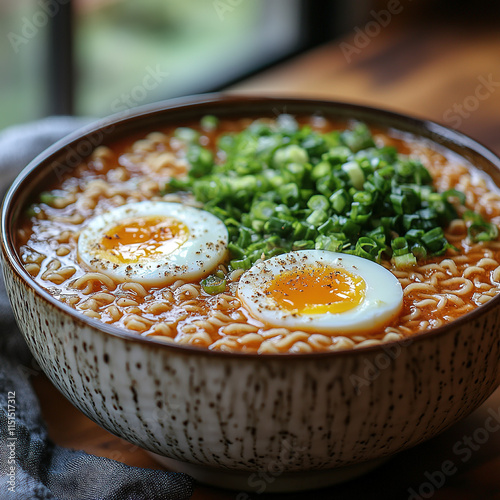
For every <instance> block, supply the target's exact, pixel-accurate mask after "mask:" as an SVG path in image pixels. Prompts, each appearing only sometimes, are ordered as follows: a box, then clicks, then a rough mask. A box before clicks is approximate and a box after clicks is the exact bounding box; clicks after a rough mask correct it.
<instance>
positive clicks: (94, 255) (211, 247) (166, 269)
mask: <svg viewBox="0 0 500 500" xmlns="http://www.w3.org/2000/svg"><path fill="white" fill-rule="evenodd" d="M142 216H165V217H172V218H174V219H177V220H178V221H180V222H182V223H183V224H185V226H187V228H188V230H189V235H188V237H187V241H185V242H184V243H183V244H182V245H180V246H179V247H178V248H176V249H175V250H174V251H172V252H170V253H168V254H163V255H161V256H159V257H158V256H155V257H154V258H153V257H152V258H141V259H140V260H139V261H138V262H124V263H116V262H113V261H112V259H110V260H108V259H106V256H105V252H103V250H102V249H101V248H100V247H99V242H100V241H101V240H102V238H103V237H104V235H105V234H106V233H107V232H108V231H110V230H111V229H112V228H114V227H116V226H117V225H119V224H120V223H121V221H123V220H124V219H133V218H134V217H142ZM227 242H228V233H227V229H226V226H225V225H224V223H223V222H222V221H221V220H220V219H218V218H217V217H215V216H214V215H212V214H210V213H208V212H206V211H204V210H200V209H198V208H195V207H191V206H186V205H182V204H180V203H171V202H163V201H142V202H137V203H129V204H127V205H123V206H120V207H117V208H113V209H112V210H110V211H108V212H106V213H103V214H100V215H96V216H95V217H93V218H92V219H91V220H90V221H89V223H88V224H87V226H86V227H85V228H84V229H83V230H82V231H81V233H80V236H79V239H78V256H79V258H80V260H81V261H82V262H83V263H84V264H85V265H86V266H87V267H88V268H90V269H91V270H94V271H99V272H102V273H104V274H107V275H108V276H111V277H112V278H114V279H116V280H118V281H137V282H138V283H142V284H149V285H156V284H169V283H172V282H174V281H175V280H177V279H183V280H187V281H194V280H197V279H200V278H202V277H204V276H206V275H207V274H208V273H210V271H212V270H213V269H214V268H215V266H217V264H218V263H220V262H221V261H222V260H223V259H224V257H225V255H226V251H227Z"/></svg>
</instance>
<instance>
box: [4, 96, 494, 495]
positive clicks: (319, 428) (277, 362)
mask: <svg viewBox="0 0 500 500" xmlns="http://www.w3.org/2000/svg"><path fill="white" fill-rule="evenodd" d="M277 112H287V113H292V114H312V113H321V114H323V115H325V116H327V117H333V118H339V119H358V120H363V121H365V122H367V123H369V124H372V125H375V126H380V127H392V128H395V129H398V130H401V131H406V132H410V133H412V134H415V135H417V136H421V137H424V138H427V139H429V140H431V141H433V142H435V143H438V144H439V145H440V146H441V147H444V148H447V149H448V150H451V151H453V152H455V153H458V154H459V155H462V156H463V157H464V158H465V159H466V160H468V161H471V162H472V163H474V164H475V165H476V166H477V167H478V168H480V169H482V170H484V171H486V172H487V173H488V174H489V175H490V176H491V177H492V178H493V179H494V181H495V182H496V183H498V184H499V185H500V160H499V159H498V158H497V157H496V156H495V155H494V154H493V153H491V152H490V151H488V150H487V149H486V148H484V147H483V146H481V145H480V144H478V143H477V142H475V141H473V140H472V139H470V138H468V137H466V136H464V135H463V134H461V133H459V132H456V131H452V130H450V129H448V128H445V127H442V126H440V125H438V124H435V123H432V122H428V121H421V120H417V119H414V118H410V117H406V116H402V115H398V114H394V113H390V112H387V111H382V110H377V109H372V108H368V107H363V106H356V105H351V104H345V103H335V102H325V101H313V100H304V99H275V98H263V97H243V96H220V95H211V96H201V97H197V98H191V99H185V100H179V101H170V102H166V103H162V104H157V105H155V106H153V107H149V108H146V109H144V108H143V109H140V110H139V111H136V112H133V113H128V114H122V115H121V116H115V117H112V118H111V119H109V120H105V121H104V122H101V123H100V124H98V125H96V126H93V127H90V128H87V129H86V130H84V131H83V132H79V133H77V134H74V135H72V136H71V137H69V138H68V139H65V140H63V141H62V142H59V143H57V144H56V145H54V146H53V147H51V148H50V149H49V150H48V151H46V152H45V153H43V154H42V155H41V156H40V157H38V158H37V159H36V160H34V161H33V162H32V163H31V164H30V165H29V166H28V167H27V168H26V169H25V170H24V171H23V172H22V174H21V175H20V176H19V177H18V178H17V180H16V181H15V182H14V184H13V186H12V188H11V189H10V191H9V192H8V194H7V196H6V198H5V201H4V206H3V214H2V227H1V231H2V233H1V234H2V260H3V271H4V275H5V281H6V286H7V290H8V293H9V296H10V300H11V303H12V307H13V310H14V313H15V316H16V318H17V321H18V324H19V327H20V329H21V331H22V332H23V334H24V337H25V339H26V341H27V343H28V345H29V347H30V349H31V351H32V352H33V354H34V356H35V358H36V360H37V361H38V363H39V364H40V366H41V367H42V369H43V371H44V372H45V373H46V374H47V376H48V377H49V378H50V379H51V380H52V382H53V383H54V384H55V385H56V387H58V388H59V390H60V391H61V392H62V393H63V394H64V395H65V396H66V397H67V398H68V399H69V400H70V401H71V402H72V403H73V404H74V405H75V406H76V407H77V408H78V409H80V410H81V411H82V412H83V413H84V414H85V415H87V416H88V417H89V418H91V419H92V420H94V421H95V422H97V423H98V424H99V425H101V426H103V427H104V428H105V429H107V430H108V431H110V432H112V433H113V434H116V435H117V436H120V437H122V438H124V439H126V440H128V441H130V442H131V443H134V444H136V445H138V446H141V447H142V448H145V449H146V450H149V451H151V452H153V453H155V454H157V455H159V456H160V457H162V459H163V461H164V463H166V464H168V466H169V467H170V468H174V469H176V470H183V471H186V472H188V473H190V474H192V475H194V476H195V477H196V478H198V479H200V480H202V481H205V482H209V483H212V484H216V485H219V486H225V487H230V488H240V489H244V490H256V491H263V488H264V490H266V491H273V490H281V491H283V490H286V489H301V488H309V487H318V486H324V485H327V484H331V483H334V482H337V481H341V480H345V479H349V478H351V477H353V476H354V475H357V474H360V473H362V472H364V471H366V470H368V469H369V468H371V467H373V466H374V465H376V464H378V463H380V461H382V460H383V459H384V458H386V457H389V456H391V455H393V454H395V453H397V452H399V451H401V450H404V449H406V448H409V447H411V446H414V445H416V444H418V443H421V442H422V441H424V440H426V439H429V438H431V437H433V436H435V435H436V434H438V433H440V432H441V431H443V430H444V429H446V428H447V427H449V426H450V425H452V424H453V423H454V422H456V421H457V420H459V419H461V418H463V417H465V416H466V415H468V414H469V413H471V412H472V411H473V410H474V409H475V408H477V407H478V406H479V405H480V404H481V403H482V402H483V401H484V400H485V399H486V398H487V397H488V396H489V395H490V394H491V393H492V392H493V391H494V389H495V388H496V387H497V386H498V384H499V383H500V371H499V368H498V367H499V359H500V296H498V297H496V298H494V299H493V300H491V301H490V302H488V303H487V304H486V305H483V306H481V307H479V308H478V309H476V310H474V311H473V312H471V313H469V314H467V315H465V316H463V317H462V318H460V319H458V320H457V321H454V322H452V323H449V324H447V325H446V326H443V327H440V328H437V329H435V330H431V331H428V332H425V333H421V334H418V335H415V336H413V337H411V338H410V339H407V340H406V341H398V342H392V343H388V344H385V345H377V346H370V347H364V348H358V349H354V350H347V351H340V352H330V353H317V354H281V355H254V354H241V353H240V354H238V353H234V354H233V353H224V352H213V351H208V350H203V349H199V348H194V347H185V346H176V345H168V344H163V343H161V342H159V341H156V340H154V339H149V338H143V337H140V336H138V335H136V334H134V333H129V332H127V331H125V330H121V329H118V328H115V327H113V326H110V325H106V324H103V323H101V322H99V321H97V320H94V319H91V318H88V317H86V316H83V315H81V314H79V313H78V312H77V311H75V310H73V309H71V308H70V307H68V306H66V305H64V304H62V303H60V302H58V301H57V300H55V299H54V298H52V297H51V295H50V294H49V293H48V292H46V291H45V290H43V289H42V288H41V287H40V286H38V285H37V284H36V283H35V282H34V281H33V279H32V278H31V277H30V276H29V274H28V273H27V272H26V271H25V270H24V268H23V266H22V264H21V260H20V258H19V256H18V254H17V253H16V250H15V248H14V244H13V234H14V227H15V221H16V220H17V218H18V214H19V213H20V211H21V210H22V209H23V206H24V204H25V203H26V202H27V200H28V199H29V198H30V196H31V195H32V193H33V192H36V191H37V189H38V186H39V185H40V184H42V183H43V182H44V181H45V180H46V179H47V178H51V177H53V176H54V175H57V174H58V172H60V171H61V169H63V170H65V171H67V170H68V169H71V168H74V166H75V165H76V164H77V163H78V162H79V161H81V159H82V158H84V157H85V156H87V155H88V154H90V153H91V151H92V149H94V148H95V147H96V146H97V145H99V144H100V143H102V142H104V143H105V142H107V141H113V140H114V139H116V138H118V137H122V136H124V135H125V136H126V135H127V134H132V133H133V132H136V131H138V130H140V129H143V128H144V129H152V128H154V127H155V126H159V125H160V124H161V125H164V124H168V123H175V122H179V121H182V122H185V121H187V120H191V119H198V118H200V117H201V116H203V115H205V114H216V115H219V116H226V117H230V116H234V117H242V116H264V115H270V116H272V115H273V114H276V113H277Z"/></svg>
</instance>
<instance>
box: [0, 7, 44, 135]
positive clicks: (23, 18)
mask: <svg viewBox="0 0 500 500" xmlns="http://www.w3.org/2000/svg"><path fill="white" fill-rule="evenodd" d="M49 22H50V14H49V13H47V12H45V11H44V10H41V9H40V6H39V5H38V4H37V3H35V2H33V0H8V1H1V2H0V33H1V34H2V37H3V41H2V43H0V110H1V113H0V129H1V128H4V127H5V126H7V125H11V124H13V123H21V122H25V121H29V120H33V119H35V118H39V117H41V116H44V115H45V114H47V113H48V112H50V110H49V107H48V103H47V99H46V96H47V86H48V79H47V52H48V44H47V38H48V35H47V32H48V25H49Z"/></svg>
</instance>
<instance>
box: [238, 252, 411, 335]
mask: <svg viewBox="0 0 500 500" xmlns="http://www.w3.org/2000/svg"><path fill="white" fill-rule="evenodd" d="M238 296H239V298H240V299H241V301H242V303H243V306H244V307H245V309H246V310H247V311H248V312H249V313H250V315H251V316H253V317H254V318H255V319H257V320H259V321H261V322H263V323H264V324H266V325H271V326H278V327H286V328H288V329H293V330H305V331H314V332H323V333H333V334H342V335H356V334H363V333H369V332H374V331H377V330H380V329H382V328H383V327H384V326H386V325H387V324H388V323H390V322H391V320H393V319H394V318H396V317H397V316H398V314H399V312H400V311H401V307H402V304H403V290H402V288H401V284H400V283H399V281H398V280H397V278H396V277H395V276H394V275H393V274H392V273H391V272H390V271H388V270H387V269H385V268H384V267H382V266H380V265H379V264H376V263H375V262H371V261H369V260H366V259H363V258H361V257H356V256H354V255H349V254H342V253H335V252H329V251H325V250H303V251H297V252H290V253H288V254H284V255H279V256H277V257H272V258H271V259H268V260H266V261H263V262H260V263H258V264H256V265H254V266H253V267H252V268H250V269H249V270H248V271H246V272H245V273H244V274H243V275H242V276H241V278H240V281H239V284H238Z"/></svg>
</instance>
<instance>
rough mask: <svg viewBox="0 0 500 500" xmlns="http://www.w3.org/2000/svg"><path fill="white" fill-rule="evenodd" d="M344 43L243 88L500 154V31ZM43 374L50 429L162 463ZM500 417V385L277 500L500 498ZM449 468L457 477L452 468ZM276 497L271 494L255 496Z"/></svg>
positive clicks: (73, 443)
mask: <svg viewBox="0 0 500 500" xmlns="http://www.w3.org/2000/svg"><path fill="white" fill-rule="evenodd" d="M360 30H361V31H363V30H364V25H360ZM358 41H359V40H358ZM342 42H344V43H345V44H349V45H350V46H351V47H354V49H356V50H355V51H354V52H352V53H351V56H352V57H351V58H350V61H348V60H347V58H346V57H345V50H347V49H348V48H350V47H348V46H346V45H340V42H335V43H331V44H329V45H327V46H324V47H322V48H320V49H317V50H315V51H313V52H311V53H308V54H306V55H303V56H300V57H298V58H296V59H295V60H293V61H291V62H288V63H286V64H284V65H282V66H280V67H277V68H275V69H272V70H270V71H267V72H266V73H265V74H262V75H259V76H257V77H254V78H252V79H250V80H248V81H245V82H244V83H242V84H239V85H238V86H237V87H236V88H235V89H234V90H235V91H238V92H247V93H249V92H252V93H266V94H273V93H274V94H280V95H283V94H287V95H295V96H311V97H322V98H330V99H336V100H342V101H352V102H357V103H363V104H369V105H373V106H378V107H384V108H389V109H392V110H396V111H400V112H404V113H408V114H412V115H415V116H419V117H425V118H429V119H433V120H436V121H439V122H441V123H443V124H446V125H449V126H453V127H455V128H458V129H460V130H462V131H464V132H466V133H468V134H469V135H471V136H473V137H474V138H475V139H477V140H479V141H480V142H482V143H484V144H485V145H487V146H489V147H490V148H492V149H493V150H494V151H495V152H497V153H500V30H498V29H496V28H495V27H488V26H484V25H480V26H469V25H468V24H467V23H465V25H464V24H456V25H431V24H429V25H427V24H426V23H424V24H420V27H419V28H417V27H413V26H411V25H410V26H408V25H399V26H398V25H397V20H396V19H394V20H393V21H392V23H391V24H390V25H389V26H388V27H387V28H384V29H382V30H381V32H380V34H379V35H378V36H375V37H369V40H368V43H366V40H365V42H364V45H365V46H364V47H363V48H361V47H360V46H357V45H356V40H355V39H354V34H352V35H347V36H346V37H345V38H344V39H343V40H342ZM342 48H343V49H344V50H343V49H342ZM34 380H35V387H36V390H37V392H38V395H39V397H40V400H41V404H42V410H43V414H44V417H45V419H46V421H47V423H48V427H49V432H50V434H51V436H52V438H53V439H54V440H55V441H56V442H57V443H59V444H61V445H63V446H69V447H73V448H79V449H84V450H86V451H87V452H89V453H94V454H97V455H101V456H106V457H109V458H113V459H115V460H119V461H122V462H125V463H127V464H130V465H136V466H141V467H151V468H158V466H157V465H156V463H155V462H154V461H153V460H152V459H151V458H150V457H149V456H148V455H147V454H146V453H145V452H144V451H142V450H140V449H138V448H136V447H134V446H132V445H130V444H128V443H126V442H125V441H123V440H121V439H119V438H117V437H115V436H113V435H111V434H109V433H108V432H106V431H105V430H103V429H101V428H100V427H99V426H97V425H96V424H94V423H93V422H91V421H90V420H89V419H87V418H86V417H85V416H84V415H83V414H81V413H80V412H79V411H78V410H76V409H75V408H74V407H73V406H72V405H71V404H70V403H69V402H67V401H66V400H65V399H64V397H63V396H62V395H60V394H59V393H58V392H57V390H55V389H54V387H53V386H52V385H51V384H50V382H49V381H48V380H47V379H45V378H44V377H43V376H42V375H39V376H37V377H35V379H34ZM493 415H497V416H498V417H497V418H498V420H499V421H500V389H499V390H497V391H496V392H495V393H494V395H493V396H492V397H491V398H490V399H489V400H488V401H486V402H485V403H484V404H483V406H481V408H479V409H478V410H476V411H475V412H474V413H473V414H472V415H470V416H469V417H468V418H466V419H465V420H463V421H462V422H460V423H458V424H456V425H455V426H453V427H452V428H450V429H449V430H447V431H446V432H445V433H443V434H442V435H440V436H438V437H437V438H435V439H433V440H431V441H428V442H427V443H424V444H422V445H420V446H418V447H416V448H413V449H412V450H408V451H405V452H403V453H401V454H399V455H397V456H395V457H394V458H393V459H392V460H390V461H389V462H387V463H386V464H385V465H383V466H382V467H380V468H379V469H377V470H376V471H374V472H372V473H370V474H368V475H366V476H364V477H362V478H358V479H356V480H354V481H352V482H349V483H346V484H343V485H340V486H336V487H333V488H329V489H327V490H320V491H318V492H314V493H302V494H294V495H291V494H288V495H281V496H278V497H277V498H292V499H294V498H297V499H299V498H311V497H312V496H314V497H315V498H316V499H317V500H322V499H325V500H326V499H333V498H335V499H339V500H343V499H358V498H359V499H365V498H366V499H368V498H369V499H381V500H382V499H384V500H388V499H407V498H413V499H416V498H419V497H418V496H413V497H412V489H413V491H415V492H416V493H420V494H421V495H422V496H420V495H419V496H420V498H433V499H436V500H479V499H481V500H482V499H484V500H500V424H498V425H497V427H498V430H496V427H494V426H493V424H492V422H493V420H492V419H493ZM490 424H491V425H490ZM486 428H489V429H490V430H487V429H486ZM443 469H444V470H445V471H446V472H448V473H449V474H444V473H442V472H441V471H442V470H443ZM451 471H452V473H451ZM432 482H434V485H432ZM425 495H426V496H425ZM266 497H268V495H266V494H265V493H264V494H263V495H255V496H253V497H252V498H266ZM236 498H238V492H228V491H224V490H218V489H215V488H208V487H203V486H199V487H198V488H197V489H196V491H195V494H194V496H193V499H194V500H209V499H223V500H224V499H228V500H229V499H236ZM239 498H241V497H239ZM273 498H275V497H273Z"/></svg>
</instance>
